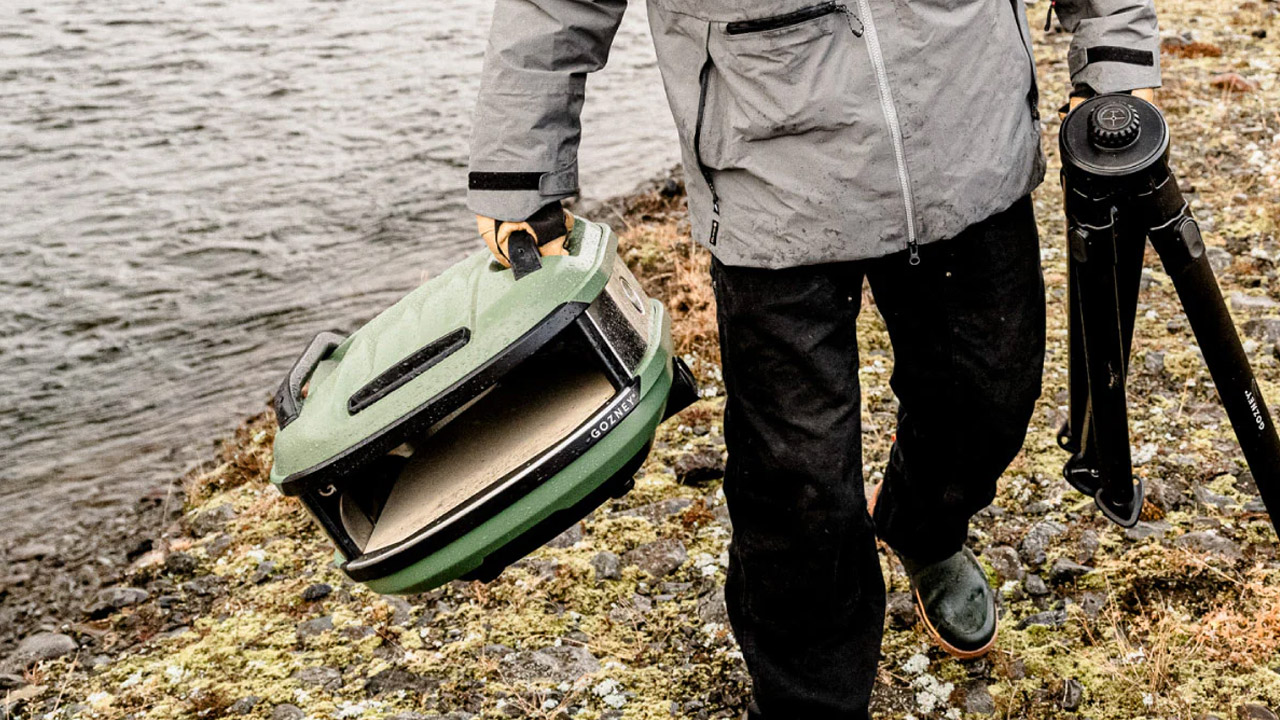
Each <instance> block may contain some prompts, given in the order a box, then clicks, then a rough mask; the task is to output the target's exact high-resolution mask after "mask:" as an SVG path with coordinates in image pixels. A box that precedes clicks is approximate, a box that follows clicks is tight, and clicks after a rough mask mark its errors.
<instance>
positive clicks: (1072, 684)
mask: <svg viewBox="0 0 1280 720" xmlns="http://www.w3.org/2000/svg"><path fill="white" fill-rule="evenodd" d="M1083 699H1084V686H1083V685H1081V684H1080V681H1079V680H1076V679H1075V678H1071V679H1069V680H1067V681H1066V682H1065V683H1063V686H1062V709H1063V710H1066V711H1067V712H1075V710H1076V709H1077V708H1079V707H1080V701H1081V700H1083Z"/></svg>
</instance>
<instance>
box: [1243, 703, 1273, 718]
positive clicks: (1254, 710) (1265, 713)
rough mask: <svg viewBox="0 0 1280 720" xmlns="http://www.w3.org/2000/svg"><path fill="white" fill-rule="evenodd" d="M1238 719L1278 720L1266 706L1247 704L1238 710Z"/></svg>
mask: <svg viewBox="0 0 1280 720" xmlns="http://www.w3.org/2000/svg"><path fill="white" fill-rule="evenodd" d="M1236 717H1238V718H1240V720H1277V718H1276V714H1275V713H1273V712H1271V710H1270V709H1268V708H1267V707H1266V706H1264V705H1257V704H1255V703H1246V704H1244V705H1241V706H1240V707H1239V708H1237V709H1236Z"/></svg>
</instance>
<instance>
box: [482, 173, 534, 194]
mask: <svg viewBox="0 0 1280 720" xmlns="http://www.w3.org/2000/svg"><path fill="white" fill-rule="evenodd" d="M543 175H544V173H540V172H473V173H470V174H469V175H467V188H468V189H470V190H537V189H538V183H539V182H540V181H541V180H542V176H543Z"/></svg>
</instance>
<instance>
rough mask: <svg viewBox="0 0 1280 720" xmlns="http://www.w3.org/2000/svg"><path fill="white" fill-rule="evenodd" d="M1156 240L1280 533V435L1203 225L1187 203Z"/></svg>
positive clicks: (1155, 232)
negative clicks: (1206, 243) (1242, 342)
mask: <svg viewBox="0 0 1280 720" xmlns="http://www.w3.org/2000/svg"><path fill="white" fill-rule="evenodd" d="M1151 244H1152V245H1154V246H1155V248H1156V252H1158V253H1159V254H1160V261H1161V262H1162V263H1163V264H1164V267H1165V271H1166V272H1168V273H1169V278H1170V279H1171V280H1172V281H1173V286H1174V288H1175V289H1176V290H1177V291H1178V299H1179V300H1181V301H1182V308H1183V310H1184V311H1185V312H1186V313H1187V320H1189V321H1190V322H1191V329H1192V331H1194V332H1195V335H1196V341H1197V342H1198V343H1199V344H1200V352H1202V353H1203V354H1204V361H1205V364H1206V365H1207V366H1208V367H1209V374H1210V375H1211V376H1212V377H1213V384H1214V386H1216V387H1217V389H1218V397H1219V398H1221V400H1222V405H1223V407H1224V408H1225V409H1226V411H1227V417H1228V418H1230V420H1231V427H1232V428H1233V429H1234V430H1235V433H1236V438H1237V439H1238V440H1239V441H1240V449H1241V451H1243V453H1244V457H1245V461H1246V462H1247V463H1248V464H1249V470H1250V471H1251V472H1252V473H1253V479H1254V482H1255V483H1256V484H1257V486H1258V492H1259V493H1260V494H1261V495H1262V501H1263V503H1265V504H1266V506H1267V510H1268V512H1269V513H1270V514H1271V524H1272V526H1274V527H1275V529H1276V532H1277V533H1280V521H1278V520H1280V518H1278V515H1280V437H1277V436H1276V429H1275V424H1274V423H1273V422H1272V420H1271V413H1270V412H1269V411H1268V410H1267V406H1266V403H1265V402H1263V399H1262V393H1260V392H1259V391H1258V382H1257V380H1256V379H1255V378H1254V376H1253V370H1252V368H1250V367H1249V358H1248V356H1246V355H1245V353H1244V348H1243V347H1241V345H1240V336H1239V335H1237V334H1236V329H1235V325H1234V324H1233V323H1232V321H1231V314H1230V313H1228V312H1227V304H1226V302H1224V301H1223V299H1222V291H1221V290H1220V289H1219V288H1218V282H1217V280H1216V279H1215V278H1214V276H1213V268H1211V267H1210V266H1209V259H1208V257H1207V256H1206V255H1205V253H1204V242H1203V240H1202V239H1201V237H1200V228H1199V227H1198V226H1197V225H1196V222H1195V220H1193V219H1191V217H1190V215H1189V214H1188V213H1187V211H1186V207H1185V205H1184V206H1183V210H1182V212H1181V213H1180V214H1179V215H1178V216H1176V217H1174V219H1173V220H1171V221H1170V222H1168V223H1166V224H1164V225H1162V226H1161V227H1159V228H1156V229H1155V230H1152V231H1151Z"/></svg>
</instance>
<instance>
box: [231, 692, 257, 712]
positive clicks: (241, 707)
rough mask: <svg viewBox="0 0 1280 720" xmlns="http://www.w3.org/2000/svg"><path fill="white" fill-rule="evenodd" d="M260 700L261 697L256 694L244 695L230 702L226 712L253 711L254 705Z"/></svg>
mask: <svg viewBox="0 0 1280 720" xmlns="http://www.w3.org/2000/svg"><path fill="white" fill-rule="evenodd" d="M260 702H262V698H260V697H258V696H257V695H246V696H245V697H242V698H240V699H239V700H237V701H235V702H233V703H231V706H230V707H228V708H227V714H228V715H248V714H249V713H251V712H253V708H254V706H255V705H257V704H258V703H260Z"/></svg>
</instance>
